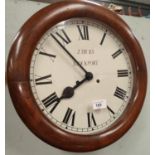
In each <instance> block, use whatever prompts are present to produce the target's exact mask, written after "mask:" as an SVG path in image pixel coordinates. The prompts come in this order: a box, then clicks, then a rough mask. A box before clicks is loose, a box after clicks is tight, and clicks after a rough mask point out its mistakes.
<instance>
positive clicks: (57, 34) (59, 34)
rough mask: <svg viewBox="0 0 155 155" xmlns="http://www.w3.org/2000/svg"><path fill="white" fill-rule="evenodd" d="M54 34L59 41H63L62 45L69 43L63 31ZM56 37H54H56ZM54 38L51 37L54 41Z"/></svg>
mask: <svg viewBox="0 0 155 155" xmlns="http://www.w3.org/2000/svg"><path fill="white" fill-rule="evenodd" d="M55 34H56V36H57V37H58V38H59V39H61V40H62V41H63V43H65V44H69V43H71V40H70V38H69V37H68V35H67V33H66V32H65V31H64V30H61V31H60V32H59V33H58V32H56V33H55ZM51 36H52V37H53V34H51ZM56 36H55V37H56ZM55 37H53V38H54V39H55Z"/></svg>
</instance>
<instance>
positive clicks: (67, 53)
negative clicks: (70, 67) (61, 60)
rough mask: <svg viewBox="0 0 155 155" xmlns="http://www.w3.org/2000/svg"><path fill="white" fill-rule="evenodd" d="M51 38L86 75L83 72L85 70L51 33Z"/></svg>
mask: <svg viewBox="0 0 155 155" xmlns="http://www.w3.org/2000/svg"><path fill="white" fill-rule="evenodd" d="M50 35H51V36H52V38H53V39H54V40H55V41H56V42H57V43H58V44H59V45H60V47H61V48H62V49H63V50H64V51H65V52H66V53H67V54H68V55H69V56H70V57H71V58H72V59H73V60H74V61H75V62H76V64H77V65H78V66H79V67H80V68H81V69H82V70H83V71H84V72H85V73H87V71H86V70H85V68H83V66H82V65H81V64H80V63H79V62H78V61H77V60H76V59H75V58H74V57H73V55H72V54H71V53H70V52H69V51H68V50H67V49H66V48H65V47H64V46H63V45H62V44H61V43H60V41H59V40H58V39H57V38H56V37H55V36H54V35H53V34H52V33H51V34H50Z"/></svg>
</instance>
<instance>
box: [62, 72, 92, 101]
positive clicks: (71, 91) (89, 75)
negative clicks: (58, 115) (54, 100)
mask: <svg viewBox="0 0 155 155" xmlns="http://www.w3.org/2000/svg"><path fill="white" fill-rule="evenodd" d="M92 78H93V74H92V73H90V72H87V73H86V75H85V78H84V79H83V80H81V81H77V82H76V85H75V86H73V87H70V86H68V87H66V88H65V89H64V90H63V93H62V96H61V97H60V100H62V99H64V98H71V97H72V96H73V95H74V90H75V89H76V88H78V87H79V86H80V85H82V84H83V83H84V82H85V81H89V80H91V79H92Z"/></svg>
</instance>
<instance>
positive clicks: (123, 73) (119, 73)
mask: <svg viewBox="0 0 155 155" xmlns="http://www.w3.org/2000/svg"><path fill="white" fill-rule="evenodd" d="M128 73H129V72H128V70H127V69H124V70H118V71H117V76H118V77H126V76H128Z"/></svg>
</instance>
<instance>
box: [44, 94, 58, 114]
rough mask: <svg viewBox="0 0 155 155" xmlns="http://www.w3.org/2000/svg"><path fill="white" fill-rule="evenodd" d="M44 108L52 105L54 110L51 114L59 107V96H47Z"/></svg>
mask: <svg viewBox="0 0 155 155" xmlns="http://www.w3.org/2000/svg"><path fill="white" fill-rule="evenodd" d="M42 102H43V104H44V106H45V107H46V108H47V107H49V106H51V105H52V109H51V110H50V113H52V112H53V111H54V110H55V108H56V107H57V106H58V104H59V102H60V99H59V98H58V97H57V94H56V93H55V92H54V93H52V94H50V95H49V96H47V97H46V98H45V99H43V100H42Z"/></svg>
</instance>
